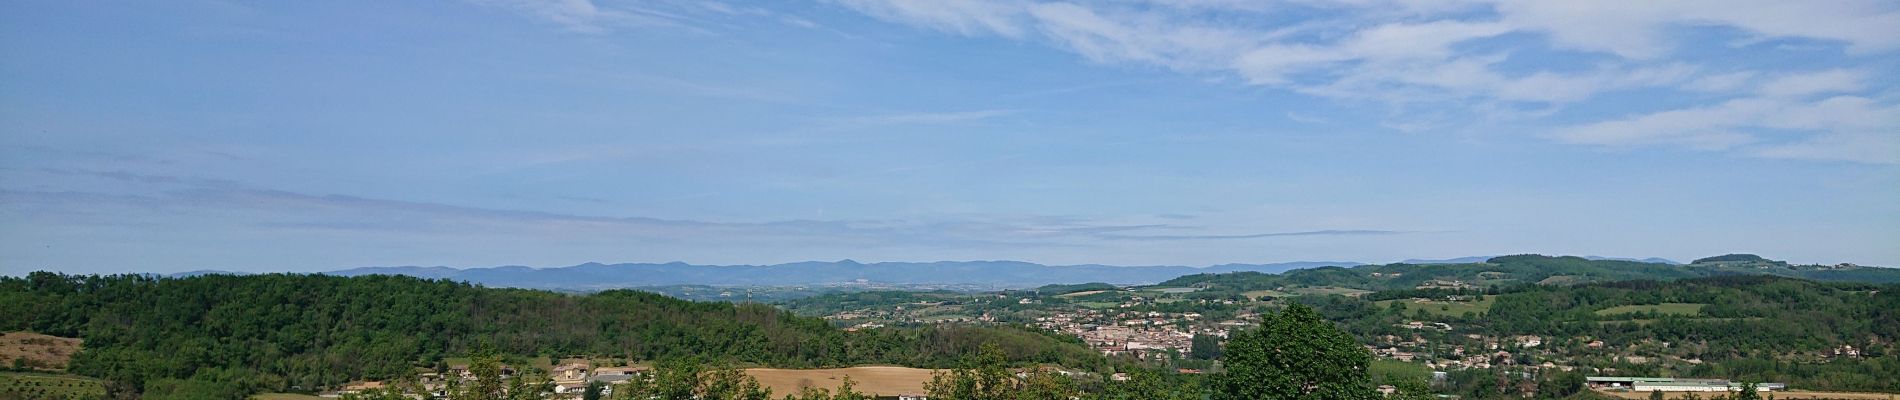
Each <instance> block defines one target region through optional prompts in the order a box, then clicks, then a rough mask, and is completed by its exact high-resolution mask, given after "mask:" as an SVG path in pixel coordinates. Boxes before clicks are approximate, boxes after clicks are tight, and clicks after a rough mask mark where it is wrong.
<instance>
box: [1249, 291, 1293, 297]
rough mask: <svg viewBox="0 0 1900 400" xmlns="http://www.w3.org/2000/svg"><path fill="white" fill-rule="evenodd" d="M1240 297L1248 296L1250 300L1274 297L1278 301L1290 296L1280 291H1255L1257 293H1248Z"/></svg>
mask: <svg viewBox="0 0 1900 400" xmlns="http://www.w3.org/2000/svg"><path fill="white" fill-rule="evenodd" d="M1240 295H1242V296H1247V298H1249V299H1257V298H1260V296H1272V297H1273V298H1276V299H1277V298H1281V297H1287V296H1288V295H1287V294H1286V293H1285V292H1281V291H1278V290H1255V291H1250V292H1246V293H1241V294H1240Z"/></svg>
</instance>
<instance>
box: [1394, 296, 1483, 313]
mask: <svg viewBox="0 0 1900 400" xmlns="http://www.w3.org/2000/svg"><path fill="white" fill-rule="evenodd" d="M1497 297H1498V296H1495V295H1493V296H1484V297H1483V298H1479V299H1478V300H1473V301H1438V300H1425V299H1399V300H1381V301H1377V302H1374V303H1373V304H1378V305H1379V306H1380V307H1392V303H1393V302H1400V301H1403V302H1405V309H1406V310H1407V311H1406V313H1407V315H1410V313H1412V312H1414V311H1411V310H1425V313H1426V314H1431V315H1434V316H1440V317H1456V316H1463V315H1465V313H1473V314H1483V313H1486V312H1489V311H1491V305H1492V304H1494V303H1497V301H1498V299H1497Z"/></svg>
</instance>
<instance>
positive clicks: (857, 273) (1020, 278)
mask: <svg viewBox="0 0 1900 400" xmlns="http://www.w3.org/2000/svg"><path fill="white" fill-rule="evenodd" d="M1357 265H1363V264H1362V263H1357V262H1346V261H1300V262H1287V263H1274V264H1222V265H1215V266H1209V267H1185V266H1134V267H1124V266H1111V265H1043V264H1036V263H1030V262H1022V261H939V262H921V263H919V262H880V263H869V264H867V263H860V262H857V261H852V260H842V261H807V262H797V263H788V264H775V265H694V264H687V263H681V262H672V263H665V264H601V263H586V264H581V265H575V266H571V267H558V268H530V267H521V266H507V267H493V268H467V269H458V268H449V267H369V268H354V269H346V270H341V271H332V272H326V273H325V274H329V275H340V276H357V275H377V274H381V275H408V276H414V277H419V278H432V279H435V278H440V279H452V280H459V281H468V282H472V283H478V284H482V285H487V286H497V287H517V288H530V289H568V290H594V289H610V288H624V287H642V286H660V285H684V284H691V285H731V286H788V285H826V284H854V283H862V284H905V285H987V286H992V287H998V288H1029V287H1036V286H1042V285H1047V284H1055V283H1081V282H1105V283H1113V284H1124V285H1136V284H1152V283H1156V282H1161V281H1165V280H1168V279H1173V278H1175V277H1178V276H1182V275H1191V274H1201V273H1229V272H1263V273H1275V274H1277V273H1282V272H1286V271H1290V270H1295V269H1302V268H1316V267H1326V266H1340V267H1350V266H1357ZM205 273H219V272H216V271H194V272H189V273H186V274H193V275H198V274H205Z"/></svg>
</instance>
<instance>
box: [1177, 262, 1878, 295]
mask: <svg viewBox="0 0 1900 400" xmlns="http://www.w3.org/2000/svg"><path fill="white" fill-rule="evenodd" d="M1749 257H1753V258H1749ZM1711 259H1714V260H1713V261H1711ZM1747 260H1759V257H1754V256H1752V255H1730V256H1718V257H1711V258H1705V259H1701V260H1697V262H1696V263H1693V264H1689V265H1672V264H1662V263H1648V262H1640V261H1624V260H1590V259H1585V258H1582V257H1571V256H1564V257H1552V256H1543V255H1535V254H1526V255H1514V256H1502V257H1493V258H1491V259H1489V260H1486V261H1485V262H1482V263H1463V264H1402V263H1401V264H1385V265H1362V266H1356V267H1349V268H1348V267H1323V268H1312V269H1301V270H1293V271H1288V272H1286V273H1283V274H1265V273H1257V272H1237V273H1231V274H1197V275H1187V276H1182V277H1179V278H1175V279H1172V280H1169V281H1167V282H1163V283H1161V286H1198V287H1210V288H1227V289H1234V290H1239V291H1247V290H1262V289H1276V288H1282V287H1290V286H1331V287H1342V288H1352V289H1362V290H1392V289H1410V288H1432V287H1441V288H1485V287H1505V286H1513V285H1522V284H1546V285H1550V284H1563V285H1569V284H1582V283H1592V282H1614V281H1629V280H1657V281H1667V280H1676V279H1687V278H1699V277H1711V276H1732V275H1772V276H1783V277H1790V278H1801V279H1808V280H1815V281H1830V282H1868V283H1900V269H1896V268H1879V267H1861V266H1853V265H1840V266H1821V265H1790V264H1788V263H1784V262H1778V261H1777V262H1766V261H1747ZM1742 261H1747V262H1742Z"/></svg>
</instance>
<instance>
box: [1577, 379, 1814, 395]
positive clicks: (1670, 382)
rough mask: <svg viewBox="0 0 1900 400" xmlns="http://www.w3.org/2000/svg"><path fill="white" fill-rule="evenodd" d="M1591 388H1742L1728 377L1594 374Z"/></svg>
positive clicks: (1770, 387)
mask: <svg viewBox="0 0 1900 400" xmlns="http://www.w3.org/2000/svg"><path fill="white" fill-rule="evenodd" d="M1585 381H1586V382H1588V383H1589V385H1590V387H1591V388H1594V389H1604V390H1627V391H1634V392H1650V391H1663V392H1733V391H1740V390H1742V384H1741V383H1740V382H1731V381H1728V380H1726V379H1678V378H1648V377H1623V376H1592V377H1588V378H1586V380H1585ZM1787 388H1788V385H1785V384H1780V383H1758V384H1755V390H1756V391H1762V392H1767V391H1775V390H1786V389H1787Z"/></svg>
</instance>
